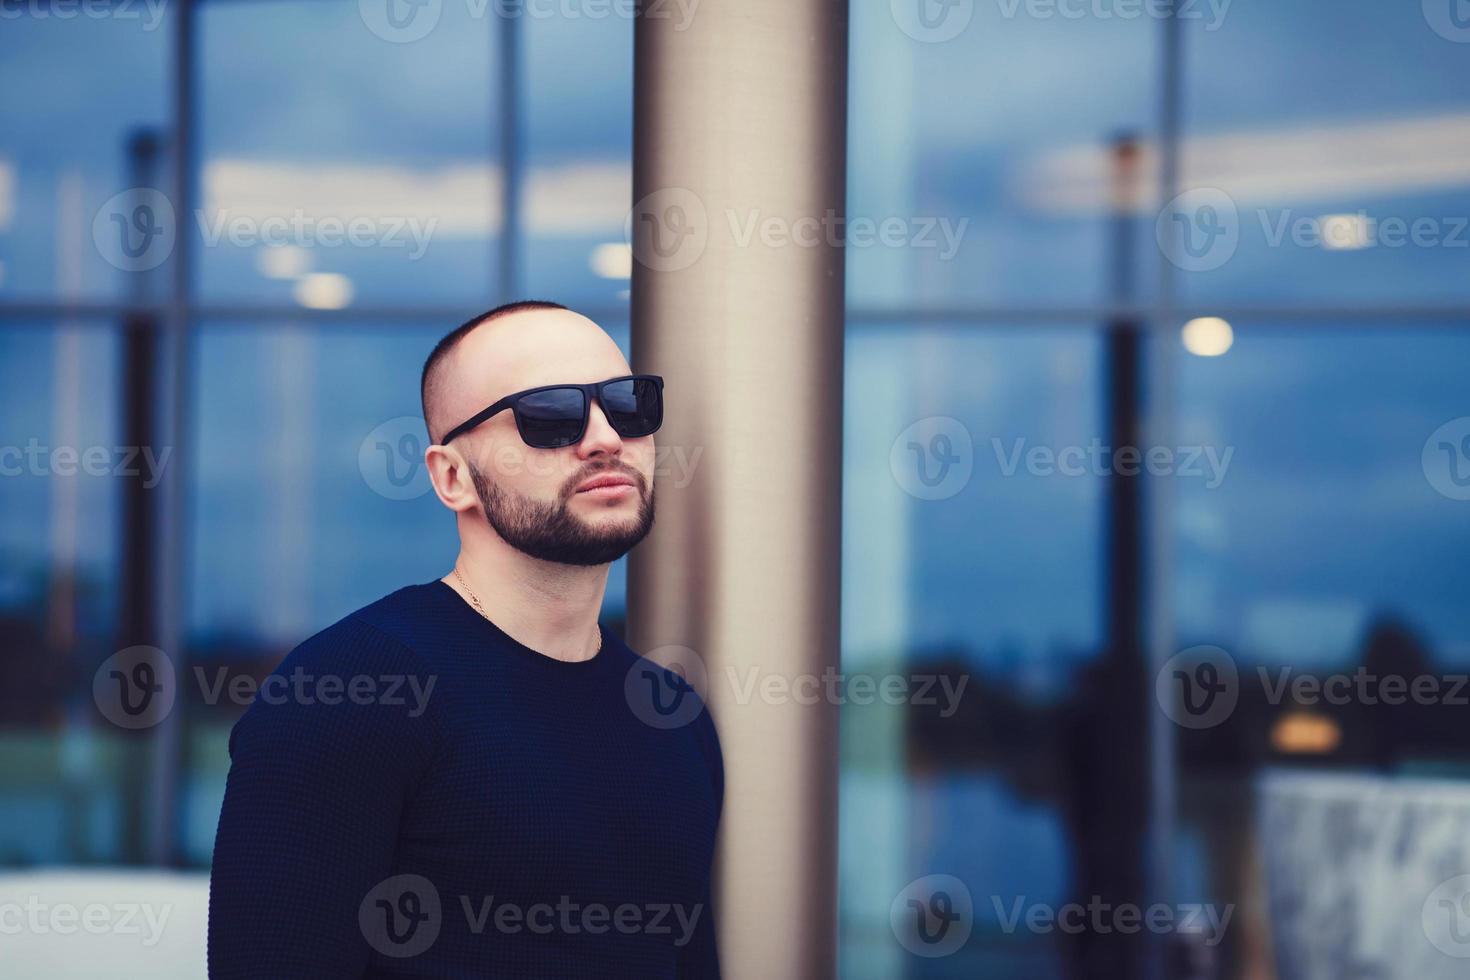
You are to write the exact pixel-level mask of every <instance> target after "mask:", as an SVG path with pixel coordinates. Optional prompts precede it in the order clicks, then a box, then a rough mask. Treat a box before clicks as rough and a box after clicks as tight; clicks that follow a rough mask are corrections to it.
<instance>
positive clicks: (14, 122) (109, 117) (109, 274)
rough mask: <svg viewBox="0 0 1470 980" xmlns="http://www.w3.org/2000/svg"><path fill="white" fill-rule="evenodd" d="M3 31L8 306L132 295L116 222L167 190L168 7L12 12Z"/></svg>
mask: <svg viewBox="0 0 1470 980" xmlns="http://www.w3.org/2000/svg"><path fill="white" fill-rule="evenodd" d="M64 12H65V13H69V14H70V16H65V17H63V16H60V15H61V14H62V13H64ZM0 23H3V27H0V89H3V90H4V91H5V92H6V93H8V97H7V98H4V99H0V300H5V299H10V300H31V301H36V300H55V299H65V300H106V299H115V298H118V297H121V296H124V295H132V294H134V292H135V291H136V289H137V288H138V286H139V285H140V283H139V282H138V281H137V280H138V277H137V276H135V275H132V274H131V269H132V268H134V267H136V262H135V261H134V260H132V259H129V258H128V255H127V253H126V252H124V251H123V247H124V243H123V241H122V239H121V238H120V237H119V236H120V234H121V232H122V229H121V228H119V227H118V226H117V225H116V224H114V220H115V219H114V217H113V216H114V215H115V216H116V218H117V219H122V218H127V217H130V213H131V207H130V204H131V201H130V199H129V197H128V195H127V192H128V191H130V190H131V189H133V188H135V187H137V186H140V185H142V186H147V187H151V188H154V189H156V190H163V191H167V189H168V187H169V170H168V167H167V163H168V160H167V152H166V147H163V146H162V145H161V143H162V141H163V140H164V139H165V138H166V135H167V131H166V126H167V119H168V94H167V89H166V85H167V79H168V51H169V50H170V44H171V33H172V32H171V27H172V19H171V17H170V15H169V14H168V11H167V7H166V6H164V5H162V4H158V3H147V4H145V3H131V4H75V5H70V6H69V7H68V6H65V5H60V4H46V3H27V4H6V5H5V8H4V18H3V21H0ZM150 140H151V143H150ZM149 146H151V147H152V152H150V151H149V149H148V147H149ZM119 195H122V196H121V197H119ZM150 241H153V240H151V239H150V240H148V241H144V240H142V239H141V238H139V237H138V235H137V234H136V232H134V234H133V240H132V242H131V244H130V245H129V248H131V249H138V248H143V247H146V245H147V244H148V242H150ZM138 255H139V257H144V255H143V253H142V252H140V253H138ZM146 257H147V258H150V259H151V258H154V257H157V258H158V259H159V261H161V262H162V261H164V260H165V256H164V255H163V254H162V253H161V252H160V250H159V249H158V248H157V247H154V248H152V249H151V250H149V251H148V252H147V253H146ZM166 268H167V266H166V265H165V266H163V267H161V269H160V271H161V272H164V274H166V271H164V270H166Z"/></svg>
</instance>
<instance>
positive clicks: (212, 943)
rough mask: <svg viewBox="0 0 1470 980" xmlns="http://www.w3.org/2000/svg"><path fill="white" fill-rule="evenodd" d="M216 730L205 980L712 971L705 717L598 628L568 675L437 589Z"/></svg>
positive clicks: (716, 794) (410, 598)
mask: <svg viewBox="0 0 1470 980" xmlns="http://www.w3.org/2000/svg"><path fill="white" fill-rule="evenodd" d="M272 678H273V680H270V681H268V682H267V683H265V684H263V685H262V687H261V690H260V693H259V694H258V695H257V697H256V699H255V701H254V703H253V704H252V705H251V706H250V709H249V710H248V711H247V712H246V713H245V715H244V716H243V717H242V718H241V719H240V721H239V722H238V723H237V724H236V725H235V728H234V730H233V732H232V733H231V735H230V758H231V760H232V764H231V768H230V776H229V783H228V786H227V788H226V791H225V802H224V808H223V810H222V811H221V813H220V821H219V831H218V834H217V836H216V838H215V845H214V867H213V872H212V875H211V879H210V899H209V973H210V976H211V977H215V978H220V980H225V978H234V977H242V978H245V977H248V978H250V980H267V978H268V980H289V978H298V977H299V978H311V980H322V978H331V977H353V978H358V977H375V978H376V977H461V978H471V977H475V978H478V977H494V978H521V977H526V978H530V977H548V978H557V980H563V978H578V980H582V978H597V977H610V978H611V977H618V978H639V980H654V978H675V977H679V978H684V977H698V978H707V977H718V976H719V966H718V961H717V958H716V949H715V933H714V912H713V909H712V908H711V904H710V865H711V860H712V857H713V853H714V844H715V830H716V826H717V824H718V821H719V814H720V808H721V804H722V800H723V796H724V770H723V766H722V763H721V757H720V749H719V742H718V739H717V738H716V735H715V729H714V724H713V722H712V721H711V719H710V717H709V713H708V712H707V711H705V710H704V708H703V705H702V704H700V703H699V702H698V696H697V695H696V694H694V693H693V691H692V689H690V688H689V687H688V686H687V685H685V684H684V683H683V682H682V681H681V680H679V678H678V677H677V675H675V674H672V673H670V672H668V671H664V670H663V669H662V668H659V667H657V666H656V665H654V664H652V663H651V662H650V661H648V660H645V659H643V658H642V657H639V656H638V655H637V654H635V653H633V651H631V650H630V649H629V648H628V647H627V646H626V645H625V644H624V643H623V642H622V641H621V640H619V639H618V637H617V636H615V635H614V634H612V633H611V632H609V631H608V630H606V629H603V630H602V650H601V652H600V653H598V654H597V656H595V657H593V658H592V659H591V660H587V661H582V662H577V663H569V662H565V661H559V660H554V659H552V658H550V657H546V656H543V655H542V654H540V653H537V652H536V651H534V650H531V649H530V648H528V647H526V646H523V645H522V644H520V643H518V642H516V641H515V640H514V639H512V638H511V637H510V636H509V635H507V634H506V633H505V632H503V631H502V630H500V629H499V628H498V627H496V626H495V625H494V624H493V623H491V622H490V621H489V620H487V619H485V618H484V617H482V616H481V615H479V613H477V612H476V611H475V610H474V609H473V608H471V607H470V606H469V605H468V604H467V603H465V602H464V600H463V599H461V598H460V597H459V595H458V594H457V593H456V592H455V591H454V590H453V589H451V588H450V587H449V586H448V585H445V584H444V583H443V582H439V581H435V582H431V583H428V584H424V585H414V586H409V587H407V588H404V589H400V590H399V591H397V592H395V593H393V594H392V595H390V596H387V597H385V598H383V599H380V600H379V601H377V602H375V603H373V604H372V605H370V606H367V607H366V608H364V609H360V610H358V611H357V612H355V613H353V614H352V615H350V616H348V617H347V618H345V619H343V620H342V621H340V622H338V623H336V624H335V625H333V626H331V627H328V628H327V629H326V630H324V631H322V632H321V633H318V634H317V635H316V636H313V637H312V638H310V639H309V640H307V641H306V642H304V643H302V644H301V645H300V646H299V647H297V648H296V649H295V650H293V651H292V652H291V654H290V655H289V656H287V657H286V658H285V660H284V661H282V663H281V665H280V666H279V667H278V668H277V669H276V671H275V673H274V674H273V675H272Z"/></svg>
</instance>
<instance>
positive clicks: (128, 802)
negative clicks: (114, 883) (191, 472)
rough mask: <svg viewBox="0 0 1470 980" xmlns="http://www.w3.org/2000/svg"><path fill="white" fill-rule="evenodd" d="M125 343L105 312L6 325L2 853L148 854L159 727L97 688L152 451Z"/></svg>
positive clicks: (0, 641) (121, 857) (0, 386)
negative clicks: (129, 419)
mask: <svg viewBox="0 0 1470 980" xmlns="http://www.w3.org/2000/svg"><path fill="white" fill-rule="evenodd" d="M121 354H122V344H121V343H120V338H119V334H117V333H116V332H114V331H113V330H112V329H110V328H108V327H106V326H101V325H99V326H77V325H74V324H56V323H12V324H10V325H8V326H6V327H5V328H4V329H3V330H0V392H4V394H5V397H4V410H3V412H0V482H3V494H4V500H5V504H4V506H3V507H0V623H3V626H0V647H3V650H0V673H3V675H4V676H3V682H0V759H3V760H4V762H3V765H0V866H26V865H32V864H52V863H80V864H85V863H93V862H117V861H134V860H141V859H142V858H143V856H144V848H145V835H144V821H145V819H146V811H147V804H146V800H145V798H144V789H145V788H146V786H147V784H148V781H147V778H146V776H147V771H148V770H147V766H148V759H149V756H150V753H151V738H150V737H149V735H150V734H151V733H146V732H145V733H138V732H134V731H128V730H125V729H123V728H122V727H119V726H117V725H115V724H112V723H111V721H110V720H109V716H107V715H105V714H104V713H103V712H102V711H101V710H99V703H97V702H94V699H93V680H94V676H95V675H96V673H97V671H98V670H99V669H100V668H102V667H103V666H104V662H105V661H107V660H108V658H109V657H111V656H112V655H113V654H114V653H115V652H117V650H118V648H119V646H120V645H122V641H120V638H119V632H118V626H119V621H118V612H119V595H120V591H121V586H120V582H121V579H122V576H123V575H124V574H125V572H124V570H123V567H122V564H121V563H122V561H123V554H122V551H121V548H120V542H121V515H122V498H123V494H124V484H125V483H126V482H127V480H126V477H127V475H128V472H129V471H130V470H133V469H134V468H135V467H137V468H138V469H141V468H142V466H143V465H144V464H143V463H142V459H143V458H144V457H143V456H142V449H143V448H144V447H141V446H140V447H138V448H137V450H134V449H131V448H129V447H128V446H127V445H126V444H127V442H128V441H129V440H128V437H127V436H126V435H125V434H124V432H123V424H122V421H121V419H120V406H121V399H120V392H121V389H122V384H123V379H121V378H120V377H119V375H118V372H119V369H120V367H121V365H122V363H123V359H122V357H121ZM146 449H147V451H148V454H149V455H148V456H147V457H146V458H148V459H153V460H161V461H162V464H163V465H167V460H168V457H167V456H166V455H163V454H162V453H161V452H160V451H156V450H158V449H159V447H155V446H147V447H146Z"/></svg>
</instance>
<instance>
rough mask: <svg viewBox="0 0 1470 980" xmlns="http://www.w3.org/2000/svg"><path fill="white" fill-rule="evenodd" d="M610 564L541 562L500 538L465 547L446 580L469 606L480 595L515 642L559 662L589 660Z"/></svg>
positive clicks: (596, 641)
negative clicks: (581, 564) (582, 564)
mask: <svg viewBox="0 0 1470 980" xmlns="http://www.w3.org/2000/svg"><path fill="white" fill-rule="evenodd" d="M610 567H611V566H609V565H593V566H580V565H562V564H558V563H556V562H548V561H542V560H540V559H538V558H532V557H530V556H529V555H526V554H524V553H522V552H519V551H516V550H515V549H514V548H512V547H510V546H509V545H507V544H506V543H505V542H503V541H499V540H495V541H486V542H484V543H483V545H482V546H479V547H470V546H468V545H467V544H466V545H465V546H462V547H461V549H460V552H459V557H458V558H457V559H456V561H455V566H454V570H452V571H450V573H449V574H448V575H446V576H444V582H445V584H447V585H448V586H450V588H452V589H454V590H455V591H456V592H458V593H459V594H460V596H461V597H463V598H464V600H465V601H466V602H468V603H470V605H472V606H473V605H474V600H475V599H478V600H479V605H480V608H481V609H482V610H483V611H484V615H485V616H487V617H489V619H490V620H491V622H493V623H494V624H495V625H496V626H498V627H500V628H501V629H502V630H504V631H505V632H506V633H507V634H508V635H509V636H510V637H511V638H512V639H513V640H515V641H516V642H518V643H521V644H523V645H524V646H527V647H530V648H531V649H532V650H536V651H538V652H540V653H542V654H544V655H546V656H548V657H552V658H554V659H556V660H587V659H589V658H591V657H593V656H595V655H596V654H597V648H598V644H599V642H600V634H599V632H598V629H597V617H598V614H599V613H600V612H601V610H602V596H603V593H604V592H606V591H607V573H608V569H609V568H610ZM455 571H458V573H459V575H458V576H456V575H455ZM461 578H463V581H461ZM472 596H473V598H471V597H472Z"/></svg>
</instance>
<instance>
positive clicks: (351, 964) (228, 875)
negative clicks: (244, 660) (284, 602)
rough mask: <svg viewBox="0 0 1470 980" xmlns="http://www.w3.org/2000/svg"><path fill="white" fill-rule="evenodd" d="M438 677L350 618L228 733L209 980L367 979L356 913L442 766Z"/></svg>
mask: <svg viewBox="0 0 1470 980" xmlns="http://www.w3.org/2000/svg"><path fill="white" fill-rule="evenodd" d="M432 680H433V678H432V675H431V674H430V673H429V672H428V670H427V669H426V668H425V666H424V665H423V663H422V662H421V661H420V660H419V659H418V658H417V656H416V655H414V654H413V653H412V651H410V650H409V649H408V648H407V647H406V646H405V645H403V644H402V643H401V642H399V641H397V640H395V639H393V638H391V637H389V636H388V635H387V634H385V633H382V632H381V631H379V630H378V629H376V628H375V627H373V626H371V625H368V624H366V623H363V622H361V621H357V620H354V619H351V618H349V619H347V620H344V621H342V622H340V623H338V624H336V625H335V626H332V627H330V628H329V629H327V630H325V631H323V632H322V633H319V634H317V635H316V636H314V637H312V638H311V639H309V640H307V641H306V642H305V643H303V644H301V646H299V647H297V648H296V649H295V650H293V651H292V652H291V654H290V655H289V656H287V657H286V659H285V660H283V661H282V662H281V664H280V666H279V667H277V668H276V670H275V672H274V673H273V674H272V675H271V676H270V678H268V679H267V680H266V681H264V682H262V684H261V688H260V690H259V692H258V694H257V695H256V698H255V700H254V702H253V703H252V704H251V706H250V708H249V709H248V710H247V711H246V712H245V714H244V716H243V717H241V719H240V720H239V722H237V723H236V725H235V727H234V729H233V731H232V732H231V733H230V759H231V766H230V774H229V779H228V782H227V784H226V788H225V800H224V806H223V808H222V810H221V812H220V818H219V829H218V832H217V834H216V836H215V844H214V864H213V868H212V871H211V875H210V895H209V944H208V959H209V975H210V977H212V978H216V980H232V978H236V977H239V978H247V977H248V978H252V980H254V978H259V977H271V978H273V980H293V978H308V977H310V978H313V980H329V978H334V977H354V978H357V977H361V976H362V975H363V972H364V971H365V969H366V968H367V965H368V960H369V955H370V952H371V947H370V946H369V945H368V942H367V940H366V938H365V937H364V935H363V932H362V930H361V929H360V927H359V918H358V909H359V906H360V905H361V903H362V901H363V899H364V898H365V897H366V896H367V894H368V892H369V891H371V890H372V889H373V888H374V886H376V885H377V884H379V883H380V882H381V881H383V880H384V879H385V878H387V877H389V876H390V875H391V874H392V861H393V854H394V850H395V845H396V840H397V837H398V829H399V823H400V820H401V818H402V815H403V812H404V808H405V806H406V804H407V802H408V800H409V797H410V795H411V792H412V790H413V788H414V786H415V784H416V781H417V774H418V773H420V772H422V771H423V769H424V767H425V766H426V765H427V762H428V759H429V758H430V757H431V752H432V745H433V741H434V738H433V733H432V731H431V726H432V725H433V722H432V721H431V718H432V713H431V712H430V711H429V710H428V705H429V703H430V702H431V701H432V694H433V687H432Z"/></svg>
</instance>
